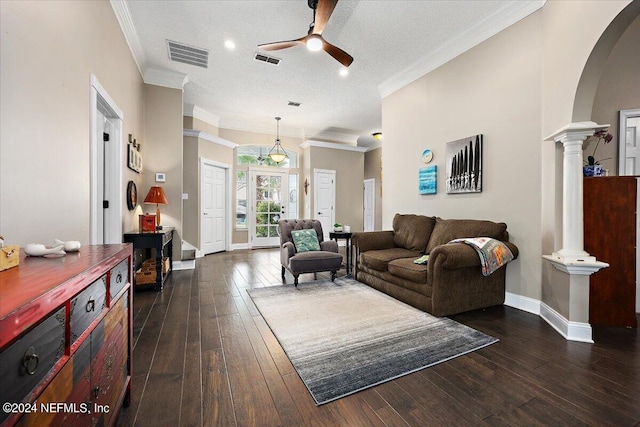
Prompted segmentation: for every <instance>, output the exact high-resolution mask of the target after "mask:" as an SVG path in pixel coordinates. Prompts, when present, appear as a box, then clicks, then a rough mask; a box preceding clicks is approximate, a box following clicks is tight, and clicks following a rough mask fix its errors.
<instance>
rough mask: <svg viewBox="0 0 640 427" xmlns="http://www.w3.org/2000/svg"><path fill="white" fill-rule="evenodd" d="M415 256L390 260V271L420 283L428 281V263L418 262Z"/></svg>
mask: <svg viewBox="0 0 640 427" xmlns="http://www.w3.org/2000/svg"><path fill="white" fill-rule="evenodd" d="M414 260H415V258H400V259H394V260H393V261H390V262H389V264H388V266H389V267H388V268H389V273H391V274H393V275H396V276H398V277H402V278H403V279H407V280H411V281H413V282H418V283H427V265H426V264H416V263H414V262H413V261H414Z"/></svg>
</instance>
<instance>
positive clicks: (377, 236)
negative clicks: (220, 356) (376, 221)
mask: <svg viewBox="0 0 640 427" xmlns="http://www.w3.org/2000/svg"><path fill="white" fill-rule="evenodd" d="M351 241H352V242H353V246H354V247H355V248H356V253H362V252H367V251H372V250H381V249H392V248H394V247H395V244H394V243H393V231H391V230H389V231H363V232H357V233H353V236H352V238H351Z"/></svg>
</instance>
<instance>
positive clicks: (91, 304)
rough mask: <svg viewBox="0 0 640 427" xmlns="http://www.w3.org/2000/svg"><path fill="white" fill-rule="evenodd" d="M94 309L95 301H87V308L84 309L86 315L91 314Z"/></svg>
mask: <svg viewBox="0 0 640 427" xmlns="http://www.w3.org/2000/svg"><path fill="white" fill-rule="evenodd" d="M95 308H96V300H94V299H93V298H92V299H90V300H89V301H87V306H86V307H85V310H87V313H90V312H92V311H93V310H95Z"/></svg>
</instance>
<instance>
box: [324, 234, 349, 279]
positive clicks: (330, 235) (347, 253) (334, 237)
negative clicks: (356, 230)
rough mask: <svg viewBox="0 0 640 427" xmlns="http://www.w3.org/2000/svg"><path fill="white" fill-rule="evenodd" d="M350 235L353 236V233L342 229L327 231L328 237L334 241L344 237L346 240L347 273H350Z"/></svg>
mask: <svg viewBox="0 0 640 427" xmlns="http://www.w3.org/2000/svg"><path fill="white" fill-rule="evenodd" d="M351 236H353V233H346V232H343V231H332V232H330V233H329V238H330V239H332V240H335V241H336V242H337V241H338V239H344V240H345V241H346V249H345V252H346V254H345V255H346V257H347V260H346V261H345V268H346V270H347V274H351Z"/></svg>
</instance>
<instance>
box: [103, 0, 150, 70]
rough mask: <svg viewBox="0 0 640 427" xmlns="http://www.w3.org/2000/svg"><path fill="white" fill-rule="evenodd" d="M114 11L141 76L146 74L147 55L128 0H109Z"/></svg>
mask: <svg viewBox="0 0 640 427" xmlns="http://www.w3.org/2000/svg"><path fill="white" fill-rule="evenodd" d="M109 3H110V4H111V8H112V9H113V13H114V14H115V15H116V19H117V20H118V23H119V24H120V29H122V34H124V38H125V40H126V41H127V45H129V50H130V51H131V55H132V56H133V60H134V61H135V63H136V66H137V67H138V71H139V72H140V75H141V76H144V71H143V70H144V69H145V67H146V66H147V57H146V55H145V54H144V49H143V48H142V43H141V42H140V38H139V37H138V33H137V32H136V27H135V25H134V24H133V18H131V13H130V12H129V6H127V2H126V0H109Z"/></svg>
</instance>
